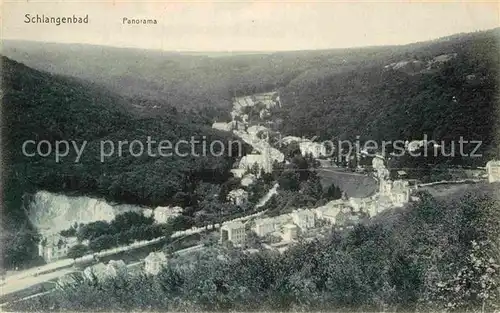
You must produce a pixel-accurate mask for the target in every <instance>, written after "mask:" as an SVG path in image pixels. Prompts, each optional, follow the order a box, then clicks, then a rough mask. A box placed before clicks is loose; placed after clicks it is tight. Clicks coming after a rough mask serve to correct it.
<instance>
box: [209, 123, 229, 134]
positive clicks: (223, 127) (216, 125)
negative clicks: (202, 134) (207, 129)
mask: <svg viewBox="0 0 500 313" xmlns="http://www.w3.org/2000/svg"><path fill="white" fill-rule="evenodd" d="M212 128H214V129H218V130H222V131H227V132H230V131H232V130H233V124H232V123H224V122H219V123H213V124H212Z"/></svg>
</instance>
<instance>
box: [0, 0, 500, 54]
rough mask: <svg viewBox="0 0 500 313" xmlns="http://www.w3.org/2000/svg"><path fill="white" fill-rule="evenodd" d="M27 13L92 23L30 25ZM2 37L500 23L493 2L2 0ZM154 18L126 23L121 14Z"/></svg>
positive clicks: (355, 43)
mask: <svg viewBox="0 0 500 313" xmlns="http://www.w3.org/2000/svg"><path fill="white" fill-rule="evenodd" d="M25 14H31V15H32V16H34V15H36V14H38V15H40V16H41V15H46V16H53V17H58V16H60V17H65V16H72V15H73V14H75V15H77V16H85V15H87V14H88V16H89V23H88V24H81V25H79V24H61V25H59V26H56V25H53V24H32V23H25ZM2 16H3V19H2V37H3V38H5V39H18V40H34V41H45V42H60V43H86V44H96V45H107V46H116V47H134V48H144V49H161V50H168V51H285V50H315V49H330V48H346V47H360V46H374V45H397V44H406V43H411V42H417V41H425V40H429V39H435V38H439V37H443V36H447V35H451V34H455V33H460V32H472V31H477V30H485V29H492V28H495V27H499V26H500V7H499V4H498V3H497V2H496V1H492V2H477V1H476V2H458V1H453V2H451V1H439V2H437V1H434V2H430V1H427V2H417V1H398V2H382V1H372V2H368V1H365V2H357V3H352V2H339V1H337V2H334V1H321V2H320V1H317V2H314V1H312V0H309V1H286V2H285V1H259V2H250V1H247V2H243V1H231V2H230V1H219V2H208V1H168V2H159V1H156V2H152V1H150V2H144V1H141V2H139V1H127V2H124V1H107V2H106V1H95V2H90V1H86V2H83V1H69V0H66V1H57V2H56V1H35V0H29V1H4V4H3V14H2ZM125 17H126V18H129V19H135V18H140V19H143V18H146V19H156V20H157V24H156V25H128V24H126V23H125V24H124V23H123V18H125Z"/></svg>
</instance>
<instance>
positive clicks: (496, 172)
mask: <svg viewBox="0 0 500 313" xmlns="http://www.w3.org/2000/svg"><path fill="white" fill-rule="evenodd" d="M486 173H487V174H488V182H490V183H494V182H500V161H494V160H491V161H489V162H488V163H486Z"/></svg>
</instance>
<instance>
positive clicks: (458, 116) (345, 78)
mask: <svg viewBox="0 0 500 313" xmlns="http://www.w3.org/2000/svg"><path fill="white" fill-rule="evenodd" d="M498 35H499V32H498V30H496V31H488V32H481V33H473V34H467V35H457V36H453V37H450V38H446V39H442V40H437V41H435V42H429V43H426V44H416V45H409V46H403V47H398V48H396V49H394V55H393V56H392V57H390V58H387V59H385V60H383V62H380V60H379V61H378V62H365V63H364V64H363V65H362V66H357V67H356V68H354V69H352V70H349V71H344V72H343V73H323V75H321V76H318V75H314V74H308V73H303V74H302V75H300V76H298V77H296V78H295V79H293V80H292V81H291V82H290V83H289V84H288V85H287V86H285V87H284V88H282V89H281V94H282V103H283V106H282V110H281V111H280V112H278V115H279V116H280V117H281V118H282V124H281V126H282V132H283V133H285V134H294V135H298V136H302V135H305V136H307V137H309V136H320V138H321V139H323V140H332V139H339V138H340V139H351V140H355V136H357V135H359V136H361V139H362V140H368V139H372V140H375V141H377V142H379V143H381V142H382V140H392V141H394V140H403V141H404V140H420V139H423V138H424V135H427V136H428V139H429V140H431V139H432V140H436V141H438V143H440V142H441V141H445V142H446V143H448V144H449V143H450V141H452V140H454V141H456V142H457V143H458V141H459V139H460V136H463V138H464V140H468V141H471V140H476V141H482V142H483V144H482V145H481V149H480V151H479V152H481V153H486V152H489V154H487V156H486V158H485V159H488V158H490V157H492V156H494V155H496V156H499V152H500V151H498V143H499V142H500V141H499V139H500V138H499V134H500V133H499V130H500V123H499V121H500V114H499V111H500V105H499V103H500V102H499V95H498V90H499V81H498V77H499V74H500V73H499V71H498V69H499V66H500V61H499V54H498V51H499V49H500V45H499V37H498ZM495 137H496V138H495ZM474 147H475V145H468V146H467V147H466V150H465V151H468V152H470V151H471V149H473V148H474ZM446 149H447V150H446V151H448V152H449V151H450V148H449V146H448V147H447V148H446ZM457 149H458V146H457ZM457 151H458V150H457ZM461 161H463V162H464V163H466V162H468V161H471V160H461ZM474 161H477V163H476V165H477V164H483V165H484V163H485V162H484V161H485V160H484V159H480V160H474Z"/></svg>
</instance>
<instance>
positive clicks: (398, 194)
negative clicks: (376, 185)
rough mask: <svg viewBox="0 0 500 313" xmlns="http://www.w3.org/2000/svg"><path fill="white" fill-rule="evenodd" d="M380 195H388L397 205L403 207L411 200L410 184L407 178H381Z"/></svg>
mask: <svg viewBox="0 0 500 313" xmlns="http://www.w3.org/2000/svg"><path fill="white" fill-rule="evenodd" d="M379 192H380V196H381V197H387V198H389V199H390V201H391V202H392V203H393V205H394V206H396V207H402V206H403V205H405V204H406V203H408V202H409V201H410V184H409V182H408V181H406V180H395V181H391V180H381V181H380V190H379Z"/></svg>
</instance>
